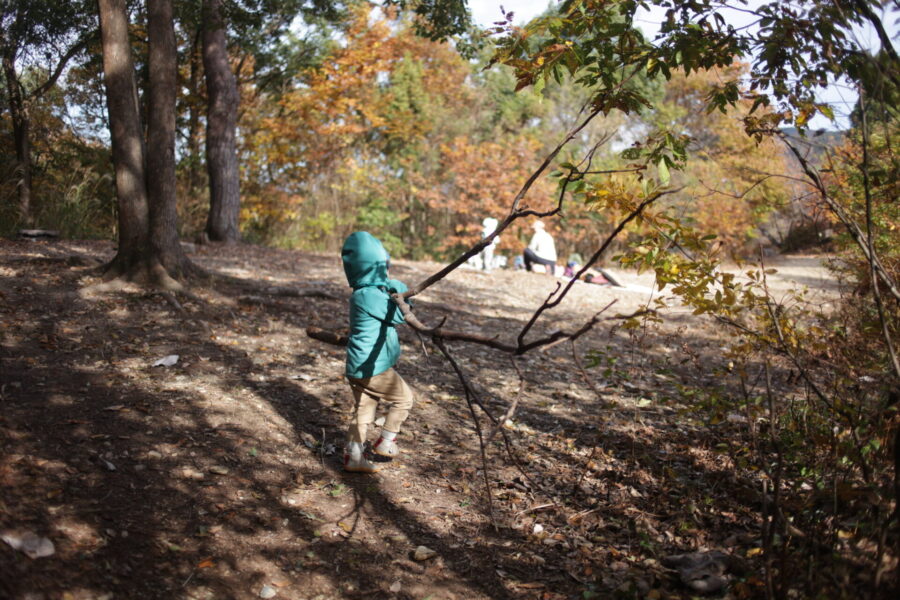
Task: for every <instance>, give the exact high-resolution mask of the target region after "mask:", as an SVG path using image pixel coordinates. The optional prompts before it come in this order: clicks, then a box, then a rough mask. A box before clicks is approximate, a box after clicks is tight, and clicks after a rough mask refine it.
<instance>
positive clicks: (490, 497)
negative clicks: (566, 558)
mask: <svg viewBox="0 0 900 600" xmlns="http://www.w3.org/2000/svg"><path fill="white" fill-rule="evenodd" d="M434 344H435V346H437V347H438V349H439V350H440V351H441V352H442V353H443V354H444V357H446V359H447V361H449V362H450V364H451V365H452V366H453V370H454V371H456V375H457V377H459V379H460V381H461V382H462V384H463V390H464V391H465V396H466V404H467V405H468V407H469V414H471V415H472V423H473V424H474V425H475V432H476V433H477V434H478V445H479V447H480V449H481V467H482V473H483V474H484V488H485V492H486V493H487V504H488V514H489V516H490V519H491V524H492V525H493V526H494V529H495V530H497V529H499V527H498V526H497V520H496V519H495V518H494V498H493V493H492V490H491V480H490V477H489V476H488V461H487V447H486V446H485V442H484V434H483V433H482V431H481V422H480V421H479V420H478V415H476V414H475V407H474V405H473V403H472V388H471V387H470V386H469V384H468V380H467V379H466V376H465V375H464V374H463V372H462V369H461V368H460V367H459V365H458V364H457V362H456V360H455V359H454V358H453V356H451V355H450V350H448V349H447V346H446V344H444V341H443V340H441V339H439V338H438V339H435V340H434ZM482 408H483V407H482Z"/></svg>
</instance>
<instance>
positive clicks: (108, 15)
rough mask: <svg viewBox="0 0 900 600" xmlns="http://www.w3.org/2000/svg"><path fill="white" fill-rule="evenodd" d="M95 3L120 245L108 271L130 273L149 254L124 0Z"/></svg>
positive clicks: (140, 141)
mask: <svg viewBox="0 0 900 600" xmlns="http://www.w3.org/2000/svg"><path fill="white" fill-rule="evenodd" d="M98 5H99V9H100V35H101V40H102V44H103V76H104V79H105V83H106V105H107V111H108V112H109V130H110V138H111V140H112V156H113V166H114V168H115V172H116V198H117V201H118V213H119V250H118V253H117V254H116V257H115V258H114V259H113V262H112V263H111V264H110V268H109V269H108V271H107V274H108V275H110V276H119V275H125V276H130V275H133V274H135V273H137V272H138V271H140V270H144V269H145V268H146V267H147V260H148V258H149V245H148V239H149V236H148V232H149V229H148V223H149V220H148V211H147V187H146V184H145V181H146V179H145V176H144V146H143V139H142V137H141V122H140V114H139V112H138V100H137V87H136V85H135V81H134V64H133V63H132V60H131V44H130V42H129V39H128V16H127V14H126V12H125V0H98Z"/></svg>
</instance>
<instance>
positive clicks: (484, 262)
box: [481, 217, 500, 272]
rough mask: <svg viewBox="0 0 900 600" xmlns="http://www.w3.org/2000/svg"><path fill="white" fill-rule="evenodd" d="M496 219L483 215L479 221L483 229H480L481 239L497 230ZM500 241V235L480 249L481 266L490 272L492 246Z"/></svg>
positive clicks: (492, 258) (492, 257)
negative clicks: (483, 217)
mask: <svg viewBox="0 0 900 600" xmlns="http://www.w3.org/2000/svg"><path fill="white" fill-rule="evenodd" d="M497 224H498V221H497V219H495V218H493V217H485V219H484V221H482V222H481V225H482V227H483V229H482V230H481V239H484V238H486V237H488V236H489V235H491V234H492V233H494V232H495V231H497ZM499 243H500V236H499V235H498V236H497V237H495V238H494V241H493V242H491V243H490V244H488V245H487V246H485V247H484V250H482V251H481V268H482V269H484V270H485V271H488V272H490V270H491V269H493V268H494V247H495V246H496V245H497V244H499Z"/></svg>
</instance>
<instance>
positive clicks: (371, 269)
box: [341, 231, 413, 473]
mask: <svg viewBox="0 0 900 600" xmlns="http://www.w3.org/2000/svg"><path fill="white" fill-rule="evenodd" d="M341 258H342V259H343V261H344V273H345V274H346V275H347V282H348V283H349V284H350V287H352V288H353V293H352V294H351V295H350V339H349V341H348V343H347V363H346V369H345V374H346V376H347V380H348V381H349V382H350V388H351V389H352V390H353V400H354V411H353V419H352V421H351V422H350V429H349V431H348V441H347V446H346V448H345V449H344V470H345V471H352V472H356V473H374V472H375V471H377V470H378V469H377V467H376V466H375V465H374V464H372V463H371V462H370V461H369V460H368V459H367V458H366V456H365V442H366V432H367V430H368V428H369V425H370V424H371V423H372V422H373V421H374V420H375V409H376V407H377V406H378V402H379V401H381V400H384V401H385V402H387V403H388V406H389V410H388V414H387V418H386V419H385V422H384V427H383V428H382V430H381V436H380V437H379V438H378V441H376V442H375V444H374V445H373V446H372V450H373V452H375V453H376V454H379V455H381V456H388V457H394V456H396V455H397V454H398V453H399V452H400V449H399V448H398V447H397V442H396V437H397V434H398V433H399V432H400V425H401V424H402V423H403V421H405V420H406V417H407V416H409V410H410V408H412V405H413V393H412V389H410V387H409V386H408V385H407V384H406V382H405V381H403V379H402V378H401V377H400V375H398V374H397V372H396V371H395V370H394V369H393V367H394V365H395V364H396V363H397V359H398V358H399V357H400V340H399V339H398V337H397V330H396V329H395V327H396V326H397V325H399V324H400V323H403V322H404V317H403V313H401V312H400V308H399V307H398V306H397V305H396V304H395V303H394V301H393V300H391V297H390V294H392V293H401V294H402V293H403V292H405V291H406V290H407V288H406V286H405V285H403V283H401V282H399V281H397V280H395V279H388V276H387V269H388V254H387V252H386V251H385V249H384V246H382V245H381V242H380V241H378V240H377V239H376V238H375V237H374V236H372V234H370V233H367V232H365V231H357V232H355V233H352V234H350V236H349V237H348V238H347V240H346V241H345V242H344V247H343V249H342V250H341Z"/></svg>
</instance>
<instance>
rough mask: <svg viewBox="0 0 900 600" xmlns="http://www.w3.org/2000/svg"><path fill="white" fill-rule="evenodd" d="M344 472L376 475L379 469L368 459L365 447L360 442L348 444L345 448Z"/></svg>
mask: <svg viewBox="0 0 900 600" xmlns="http://www.w3.org/2000/svg"><path fill="white" fill-rule="evenodd" d="M344 470H345V471H349V472H350V473H375V472H376V471H378V467H376V466H375V465H373V464H372V463H371V462H369V459H368V458H366V453H365V447H364V445H363V444H361V443H360V442H347V445H346V446H345V447H344Z"/></svg>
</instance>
